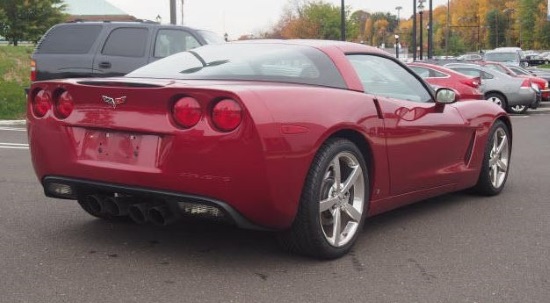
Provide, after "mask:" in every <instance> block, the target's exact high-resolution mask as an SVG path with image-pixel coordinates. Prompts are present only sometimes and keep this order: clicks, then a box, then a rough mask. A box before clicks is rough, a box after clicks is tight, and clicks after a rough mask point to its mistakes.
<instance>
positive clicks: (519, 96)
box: [506, 88, 539, 107]
mask: <svg viewBox="0 0 550 303" xmlns="http://www.w3.org/2000/svg"><path fill="white" fill-rule="evenodd" d="M506 97H507V99H508V100H507V101H508V106H515V105H525V106H528V107H533V106H536V105H537V104H538V102H539V101H538V100H537V93H536V92H535V91H534V90H533V89H532V88H520V89H519V91H518V92H515V93H510V94H507V96H506Z"/></svg>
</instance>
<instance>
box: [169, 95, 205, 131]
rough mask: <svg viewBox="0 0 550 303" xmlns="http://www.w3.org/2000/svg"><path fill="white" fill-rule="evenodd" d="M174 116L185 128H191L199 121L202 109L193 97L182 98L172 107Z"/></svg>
mask: <svg viewBox="0 0 550 303" xmlns="http://www.w3.org/2000/svg"><path fill="white" fill-rule="evenodd" d="M172 116H173V117H174V120H175V121H176V123H177V124H179V125H180V126H182V127H184V128H191V127H193V126H195V125H196V124H197V123H199V121H200V119H201V117H202V110H201V106H200V104H199V102H198V101H197V100H196V99H194V98H191V97H183V98H180V99H179V100H178V101H176V103H174V107H173V108H172Z"/></svg>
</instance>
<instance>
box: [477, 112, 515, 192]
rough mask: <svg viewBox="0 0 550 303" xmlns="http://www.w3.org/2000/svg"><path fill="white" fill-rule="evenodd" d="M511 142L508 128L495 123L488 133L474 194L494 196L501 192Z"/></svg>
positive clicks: (504, 181) (510, 153)
mask: <svg viewBox="0 0 550 303" xmlns="http://www.w3.org/2000/svg"><path fill="white" fill-rule="evenodd" d="M511 140H512V137H511V136H510V130H509V129H508V126H506V124H504V122H502V121H500V120H499V121H496V122H495V124H494V125H493V126H492V127H491V131H490V132H489V137H488V139H487V146H486V147H485V152H484V156H483V164H482V166H481V172H480V174H479V179H478V181H477V184H476V185H475V186H474V187H473V188H472V189H473V191H474V192H475V193H477V194H481V195H485V196H494V195H498V194H499V193H500V192H501V191H502V189H503V188H504V185H505V184H506V180H507V178H508V172H509V168H510V158H511V155H512V141H511ZM500 145H502V146H500ZM497 160H498V161H497Z"/></svg>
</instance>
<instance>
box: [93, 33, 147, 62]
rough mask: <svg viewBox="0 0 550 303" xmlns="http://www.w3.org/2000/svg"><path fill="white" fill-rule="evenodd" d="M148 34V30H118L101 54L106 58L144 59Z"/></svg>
mask: <svg viewBox="0 0 550 303" xmlns="http://www.w3.org/2000/svg"><path fill="white" fill-rule="evenodd" d="M148 32H149V30H148V29H146V28H129V27H128V28H117V29H115V30H113V31H112V32H111V34H110V35H109V37H108V38H107V41H106V42H105V45H104V46H103V51H102V52H101V53H102V54H103V55H106V56H121V57H143V56H145V50H146V46H147V36H148Z"/></svg>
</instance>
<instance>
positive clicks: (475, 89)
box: [408, 62, 484, 100]
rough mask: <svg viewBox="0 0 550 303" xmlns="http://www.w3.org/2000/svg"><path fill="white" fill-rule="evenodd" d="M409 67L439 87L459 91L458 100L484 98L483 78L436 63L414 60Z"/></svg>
mask: <svg viewBox="0 0 550 303" xmlns="http://www.w3.org/2000/svg"><path fill="white" fill-rule="evenodd" d="M408 65H409V67H410V68H411V69H412V70H413V71H414V72H415V73H417V74H418V75H419V76H420V77H422V78H423V79H424V80H426V82H428V83H429V84H431V85H435V86H438V87H448V88H452V89H453V90H454V91H456V92H457V93H458V95H457V99H458V100H465V99H475V100H483V99H484V98H483V93H482V92H481V91H480V90H479V86H480V85H481V79H480V78H479V77H468V76H466V75H463V74H461V73H458V72H455V71H454V70H452V69H448V68H446V67H442V66H439V65H435V64H429V63H420V62H414V63H410V64H408Z"/></svg>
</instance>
